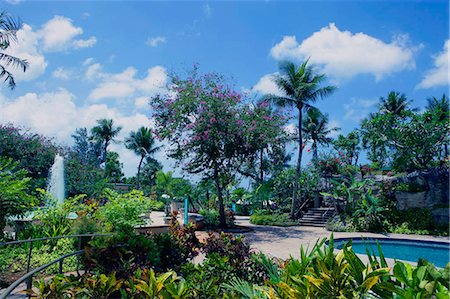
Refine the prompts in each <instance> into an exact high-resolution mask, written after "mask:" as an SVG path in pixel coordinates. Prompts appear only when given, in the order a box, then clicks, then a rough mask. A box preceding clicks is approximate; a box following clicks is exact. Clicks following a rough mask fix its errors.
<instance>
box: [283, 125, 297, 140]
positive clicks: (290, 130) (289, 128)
mask: <svg viewBox="0 0 450 299" xmlns="http://www.w3.org/2000/svg"><path fill="white" fill-rule="evenodd" d="M284 131H285V132H286V133H287V134H288V135H290V136H297V135H298V127H297V126H296V125H295V124H294V123H291V124H288V125H286V126H285V127H284ZM297 137H298V136H297Z"/></svg>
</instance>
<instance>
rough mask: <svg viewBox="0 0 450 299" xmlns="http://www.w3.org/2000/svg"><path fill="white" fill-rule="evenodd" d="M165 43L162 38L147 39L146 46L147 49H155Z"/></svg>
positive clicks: (165, 40) (164, 39)
mask: <svg viewBox="0 0 450 299" xmlns="http://www.w3.org/2000/svg"><path fill="white" fill-rule="evenodd" d="M166 42H167V39H166V38H165V37H164V36H156V37H149V38H148V39H147V42H146V44H147V45H148V46H149V47H152V48H156V47H157V46H159V45H162V44H165V43H166Z"/></svg>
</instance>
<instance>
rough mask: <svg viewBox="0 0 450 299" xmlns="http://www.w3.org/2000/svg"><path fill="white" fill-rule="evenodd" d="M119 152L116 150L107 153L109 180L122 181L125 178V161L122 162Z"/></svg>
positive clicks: (106, 171) (107, 174)
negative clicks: (123, 170)
mask: <svg viewBox="0 0 450 299" xmlns="http://www.w3.org/2000/svg"><path fill="white" fill-rule="evenodd" d="M119 159H120V157H119V154H118V153H116V152H108V153H107V154H106V170H105V173H106V177H107V178H108V181H109V182H113V183H114V182H121V181H122V179H123V176H124V174H123V172H122V168H123V163H121V162H120V160H119Z"/></svg>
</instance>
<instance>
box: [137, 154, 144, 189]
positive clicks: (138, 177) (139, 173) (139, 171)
mask: <svg viewBox="0 0 450 299" xmlns="http://www.w3.org/2000/svg"><path fill="white" fill-rule="evenodd" d="M142 161H144V156H141V161H139V165H138V171H137V174H136V190H139V189H140V187H141V186H140V185H139V179H140V176H141V165H142Z"/></svg>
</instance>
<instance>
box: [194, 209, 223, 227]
mask: <svg viewBox="0 0 450 299" xmlns="http://www.w3.org/2000/svg"><path fill="white" fill-rule="evenodd" d="M199 214H200V215H202V216H203V223H204V224H205V226H206V227H207V228H210V229H211V228H217V227H219V224H220V222H219V211H217V210H206V209H201V210H200V211H199Z"/></svg>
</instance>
